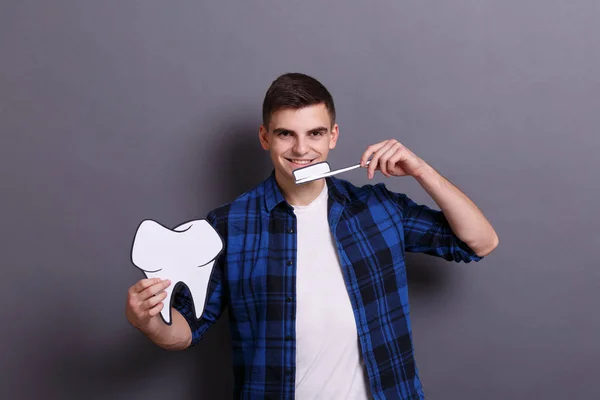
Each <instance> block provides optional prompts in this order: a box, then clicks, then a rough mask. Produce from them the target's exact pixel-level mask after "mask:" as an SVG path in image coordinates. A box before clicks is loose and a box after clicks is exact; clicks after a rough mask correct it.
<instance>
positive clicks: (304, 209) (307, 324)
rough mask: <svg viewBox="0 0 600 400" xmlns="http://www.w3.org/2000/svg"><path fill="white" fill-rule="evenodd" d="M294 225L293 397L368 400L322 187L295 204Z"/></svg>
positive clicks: (324, 190) (346, 293)
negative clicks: (310, 197)
mask: <svg viewBox="0 0 600 400" xmlns="http://www.w3.org/2000/svg"><path fill="white" fill-rule="evenodd" d="M294 213H295V214H296V218H297V224H298V225H297V227H298V261H297V266H298V267H297V286H296V291H297V303H296V310H297V311H296V344H297V352H296V368H297V371H296V398H297V399H300V400H303V399H307V400H308V399H310V400H315V399H336V400H337V399H368V398H370V396H369V390H368V382H367V380H366V372H365V369H364V365H363V363H362V357H361V352H360V347H359V346H360V344H359V342H358V334H357V329H356V322H355V320H354V313H353V311H352V305H351V303H350V298H349V296H348V291H347V290H346V284H345V282H344V277H343V275H342V270H341V266H340V262H339V260H338V255H337V249H336V247H335V244H334V242H333V238H332V235H331V231H330V229H329V223H328V219H327V185H326V184H325V185H324V188H323V191H322V192H321V194H320V195H319V197H317V198H316V199H315V200H314V201H313V202H312V203H311V204H309V205H308V206H294Z"/></svg>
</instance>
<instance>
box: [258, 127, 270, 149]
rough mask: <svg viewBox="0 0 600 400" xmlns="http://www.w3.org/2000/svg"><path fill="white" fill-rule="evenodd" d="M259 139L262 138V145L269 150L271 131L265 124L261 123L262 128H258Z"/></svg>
mask: <svg viewBox="0 0 600 400" xmlns="http://www.w3.org/2000/svg"><path fill="white" fill-rule="evenodd" d="M258 140H260V145H261V146H262V148H263V150H269V147H270V144H269V131H268V130H267V128H265V126H264V125H261V126H260V128H258Z"/></svg>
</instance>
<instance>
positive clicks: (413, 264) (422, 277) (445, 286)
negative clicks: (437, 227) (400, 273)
mask: <svg viewBox="0 0 600 400" xmlns="http://www.w3.org/2000/svg"><path fill="white" fill-rule="evenodd" d="M457 267H458V265H456V263H454V262H449V261H446V260H444V259H441V258H438V257H434V256H430V255H427V254H418V253H406V275H407V280H408V290H409V296H410V303H411V307H412V306H417V307H428V306H435V304H437V303H439V302H440V301H445V300H444V299H445V298H446V296H447V295H448V293H449V292H450V291H451V289H452V285H453V284H454V283H453V279H454V275H455V273H456V268H457Z"/></svg>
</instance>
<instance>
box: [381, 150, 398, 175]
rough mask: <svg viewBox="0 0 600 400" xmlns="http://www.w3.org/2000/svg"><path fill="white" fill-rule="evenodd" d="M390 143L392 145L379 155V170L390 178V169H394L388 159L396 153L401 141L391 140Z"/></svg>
mask: <svg viewBox="0 0 600 400" xmlns="http://www.w3.org/2000/svg"><path fill="white" fill-rule="evenodd" d="M390 144H391V146H390V147H389V148H388V149H387V150H386V151H384V152H383V153H382V154H381V156H380V157H379V170H380V171H381V173H382V174H384V175H385V176H387V177H388V178H389V177H390V176H391V175H390V169H392V168H389V164H388V160H389V159H390V158H391V157H392V156H393V155H394V154H395V153H396V151H397V149H398V144H399V143H398V142H396V141H390Z"/></svg>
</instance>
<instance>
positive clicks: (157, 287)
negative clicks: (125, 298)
mask: <svg viewBox="0 0 600 400" xmlns="http://www.w3.org/2000/svg"><path fill="white" fill-rule="evenodd" d="M170 284H171V281H170V280H168V279H165V280H160V279H159V282H158V283H155V284H154V285H152V286H150V287H148V288H146V289H144V290H143V291H142V292H141V293H139V295H138V298H139V299H140V300H142V301H145V300H147V299H149V298H150V297H152V296H154V295H155V294H156V293H158V292H160V291H161V290H165V289H166V288H168V287H169V285H170Z"/></svg>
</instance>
